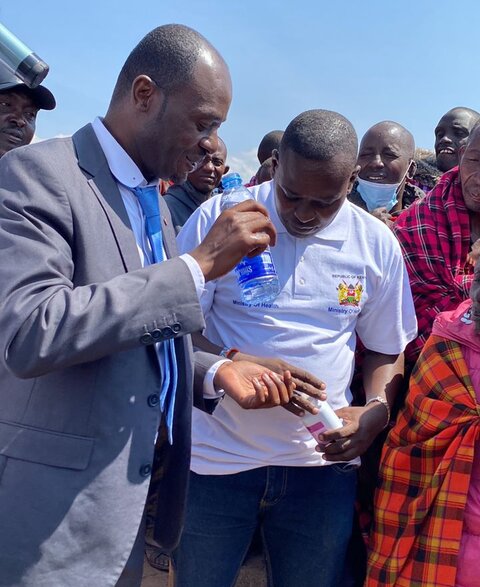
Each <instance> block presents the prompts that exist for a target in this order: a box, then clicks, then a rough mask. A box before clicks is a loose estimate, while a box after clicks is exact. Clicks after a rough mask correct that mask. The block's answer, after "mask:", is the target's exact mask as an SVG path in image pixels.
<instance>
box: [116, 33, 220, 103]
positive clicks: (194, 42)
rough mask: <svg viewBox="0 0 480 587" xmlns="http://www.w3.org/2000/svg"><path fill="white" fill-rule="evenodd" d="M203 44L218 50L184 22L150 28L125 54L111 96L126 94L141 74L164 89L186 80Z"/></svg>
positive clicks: (118, 96) (171, 87)
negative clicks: (131, 49)
mask: <svg viewBox="0 0 480 587" xmlns="http://www.w3.org/2000/svg"><path fill="white" fill-rule="evenodd" d="M205 46H208V47H209V48H210V49H211V50H212V51H214V52H215V53H217V54H218V52H217V51H216V49H214V47H212V45H211V44H210V43H209V42H208V41H207V39H205V37H203V36H202V35H201V34H200V33H198V32H197V31H195V30H193V29H191V28H189V27H187V26H184V25H181V24H167V25H163V26H159V27H157V28H155V29H153V31H150V32H149V33H148V34H146V35H145V36H144V37H143V39H142V40H141V41H140V42H139V43H138V45H137V46H136V47H135V48H134V49H133V51H132V52H131V53H130V55H129V56H128V57H127V60H126V61H125V63H124V65H123V67H122V69H121V71H120V74H119V76H118V79H117V83H116V85H115V90H114V92H113V98H112V100H113V101H114V100H116V99H118V98H120V97H122V96H123V95H124V94H126V93H127V92H128V91H129V90H130V88H131V85H132V82H133V80H134V79H135V78H136V77H137V76H139V75H142V74H143V75H148V76H149V77H150V78H151V79H152V80H153V81H154V82H155V83H156V84H157V85H158V86H159V87H161V88H162V89H163V90H164V91H166V92H168V91H169V90H172V89H174V88H175V87H176V86H179V85H182V84H184V83H186V82H188V81H189V80H190V79H191V77H192V75H193V70H194V68H195V64H196V62H197V60H198V56H199V54H200V51H201V49H202V47H205Z"/></svg>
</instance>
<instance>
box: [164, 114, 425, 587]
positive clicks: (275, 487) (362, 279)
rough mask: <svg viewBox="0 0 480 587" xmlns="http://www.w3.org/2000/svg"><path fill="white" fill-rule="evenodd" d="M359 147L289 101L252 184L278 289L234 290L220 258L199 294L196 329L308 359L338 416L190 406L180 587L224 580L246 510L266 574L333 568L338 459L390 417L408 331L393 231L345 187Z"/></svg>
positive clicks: (336, 118) (408, 305)
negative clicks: (318, 420)
mask: <svg viewBox="0 0 480 587" xmlns="http://www.w3.org/2000/svg"><path fill="white" fill-rule="evenodd" d="M356 157H357V137H356V134H355V131H354V129H353V127H352V125H351V124H350V123H349V121H348V120H346V119H345V118H344V117H343V116H341V115H339V114H337V113H334V112H329V111H325V110H312V111H308V112H304V113H303V114H300V115H299V116H297V117H296V118H295V119H294V120H293V121H292V122H291V123H290V124H289V126H288V128H287V129H286V131H285V134H284V136H283V139H282V142H281V146H280V149H279V152H274V154H273V160H274V166H275V176H274V179H273V180H272V181H271V182H267V183H264V184H262V185H260V186H256V187H255V188H253V189H252V198H253V199H255V200H257V201H259V202H261V203H262V204H263V205H264V206H266V208H267V209H268V211H269V215H270V218H271V220H272V222H273V224H274V225H275V228H276V230H277V233H278V238H277V244H276V246H275V247H274V248H273V249H272V255H273V259H274V262H275V265H276V268H277V271H278V275H279V280H280V284H281V292H280V294H279V296H278V297H277V299H276V300H275V302H274V303H273V304H271V306H269V307H265V305H264V304H262V305H261V306H249V305H245V304H243V303H242V302H241V301H240V291H239V288H238V285H237V282H236V277H235V274H234V273H233V272H231V273H229V274H228V275H226V276H225V277H222V278H220V279H218V280H216V281H214V282H210V283H208V284H207V285H206V287H205V290H204V293H203V296H202V298H201V303H202V308H203V311H204V314H205V318H206V325H207V326H206V330H205V332H204V334H205V336H206V337H207V338H208V339H209V340H210V341H212V342H213V343H215V344H217V345H219V346H218V348H219V350H220V349H221V348H222V347H226V348H229V347H232V348H235V349H240V351H241V352H238V353H237V354H236V355H235V356H234V359H235V360H236V359H238V358H240V357H245V354H246V353H248V355H255V356H256V357H257V360H258V361H262V362H264V363H266V364H268V365H269V366H271V363H270V361H269V358H276V359H282V360H285V361H288V362H289V363H291V364H293V365H295V366H296V367H299V368H301V369H305V370H307V371H309V372H311V373H313V374H314V375H316V376H317V377H319V378H320V379H322V380H323V381H325V383H326V385H327V394H328V401H329V402H330V404H331V405H332V407H333V408H334V409H335V410H336V411H337V414H338V415H339V416H340V417H341V418H343V420H344V424H345V425H344V427H343V428H341V429H339V430H337V431H331V432H328V433H325V434H324V440H325V443H326V444H327V443H328V445H327V446H325V445H322V446H321V447H320V446H319V445H317V443H316V442H315V441H314V440H313V438H312V437H311V436H310V435H309V433H308V431H307V430H306V429H305V427H304V426H303V424H302V420H301V419H300V418H299V417H298V416H296V415H294V414H292V413H290V412H288V411H286V410H285V409H283V408H281V407H278V408H277V407H276V408H273V409H271V410H268V411H266V410H257V411H247V410H242V409H241V408H240V407H239V406H238V405H237V404H235V402H233V401H232V400H231V399H230V398H228V397H224V398H223V399H222V401H221V402H220V403H219V405H218V406H217V408H216V409H215V411H214V412H213V414H212V415H209V414H205V413H202V412H200V411H199V410H195V414H194V421H193V449H192V463H191V470H192V472H191V479H190V494H189V500H188V504H187V516H186V525H185V529H184V533H183V536H182V539H181V542H180V546H179V548H178V550H177V551H176V552H175V554H174V564H175V567H176V573H177V575H176V585H177V586H178V587H184V586H185V587H187V586H191V585H195V586H196V587H225V586H227V585H232V584H233V583H234V580H235V576H236V574H237V573H238V570H239V567H240V565H241V562H242V560H243V557H244V555H245V552H246V550H247V548H248V545H249V542H250V540H251V538H252V535H253V533H254V531H255V529H256V527H257V526H258V525H259V526H260V528H261V531H262V536H263V538H264V543H265V552H266V555H267V569H268V572H269V576H270V584H272V585H274V586H275V587H278V586H284V587H298V586H300V585H301V586H302V587H309V586H312V587H313V586H315V587H337V586H338V584H339V582H340V580H339V577H340V575H341V572H342V569H343V563H344V559H345V551H346V547H347V544H348V540H349V537H350V534H351V528H352V516H353V504H354V498H355V486H356V473H355V469H354V467H352V466H351V465H352V463H353V464H355V463H357V462H358V457H359V455H361V454H362V453H363V452H364V451H365V450H366V449H367V448H368V446H369V445H370V444H371V442H372V441H373V440H374V438H375V437H376V436H377V435H378V433H379V432H380V431H381V430H382V429H383V428H384V427H385V426H386V424H387V423H388V420H389V415H390V411H389V407H388V406H389V404H390V405H391V403H392V401H393V398H394V395H395V392H396V389H397V388H398V386H399V384H400V382H401V380H402V376H403V350H404V348H405V346H406V344H407V343H408V342H409V341H410V340H412V339H413V338H414V337H415V335H416V320H415V311H414V307H413V302H412V296H411V292H410V287H409V284H408V277H407V275H406V271H405V267H404V263H403V259H402V254H401V251H400V248H399V246H398V243H397V242H396V240H395V237H394V236H393V235H392V233H391V231H390V230H389V229H388V228H387V227H386V226H385V225H383V224H382V223H381V222H380V221H378V220H377V219H375V218H373V217H372V216H371V215H369V214H368V213H366V212H364V211H363V210H361V209H359V208H358V207H356V206H353V205H351V204H350V203H349V202H348V200H347V199H346V195H347V193H348V192H349V190H350V188H351V186H352V183H353V181H354V180H355V177H356V175H357V173H358V167H357V166H356ZM219 214H220V199H219V197H216V198H214V199H213V200H210V201H208V202H206V203H205V204H204V205H202V207H201V208H199V209H198V210H197V211H196V212H195V213H194V214H193V216H192V217H191V218H190V219H189V221H188V222H187V224H186V225H185V226H184V228H183V230H182V232H181V233H180V235H179V245H180V246H179V248H180V250H189V249H191V248H192V247H194V246H196V245H197V244H198V243H199V242H200V241H201V240H202V239H203V237H204V236H205V234H206V233H207V231H208V229H209V228H210V226H211V225H212V223H213V222H214V221H215V219H216V218H217V216H218V215H219ZM356 333H358V336H359V337H360V338H361V340H362V342H363V344H364V345H365V347H366V349H367V357H366V360H365V364H364V367H363V371H364V387H365V391H366V397H367V404H366V405H365V406H363V407H349V403H350V401H351V394H350V390H349V385H350V381H351V377H352V372H353V365H354V351H355V345H356ZM333 440H335V442H331V441H333ZM346 462H347V463H348V464H346ZM208 560H211V561H212V562H211V564H207V563H206V561H208Z"/></svg>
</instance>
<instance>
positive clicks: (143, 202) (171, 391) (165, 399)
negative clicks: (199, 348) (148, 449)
mask: <svg viewBox="0 0 480 587" xmlns="http://www.w3.org/2000/svg"><path fill="white" fill-rule="evenodd" d="M133 192H134V194H135V195H136V196H137V198H138V201H139V202H140V206H141V207H142V210H143V214H144V215H145V229H146V232H147V237H148V240H149V242H150V247H151V249H152V255H153V260H154V262H155V263H161V262H162V261H164V260H165V256H164V254H163V243H162V222H161V218H160V208H159V205H158V197H159V196H158V189H157V188H156V187H155V186H149V187H144V188H140V187H138V188H133ZM160 344H161V345H162V346H161V353H160V356H161V359H162V375H163V380H162V389H161V391H160V408H161V410H162V412H163V414H164V415H165V420H166V423H167V429H168V441H169V443H170V444H172V443H173V413H174V409H175V393H176V391H177V381H178V371H177V360H176V356H175V344H174V341H173V339H171V338H170V339H168V340H165V341H164V342H163V344H162V343H160Z"/></svg>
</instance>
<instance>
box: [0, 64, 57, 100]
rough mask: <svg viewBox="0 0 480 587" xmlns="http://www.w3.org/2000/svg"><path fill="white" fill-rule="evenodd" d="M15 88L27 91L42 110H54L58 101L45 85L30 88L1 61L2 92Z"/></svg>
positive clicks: (0, 83) (0, 88)
mask: <svg viewBox="0 0 480 587" xmlns="http://www.w3.org/2000/svg"><path fill="white" fill-rule="evenodd" d="M15 88H19V89H20V88H21V89H23V90H24V91H26V92H27V93H28V94H29V95H30V96H31V97H32V100H33V101H34V102H35V105H36V106H37V108H40V109H42V110H53V109H54V108H55V106H56V105H57V103H56V102H55V97H54V96H53V94H52V92H51V91H50V90H48V89H47V88H46V87H45V86H37V87H36V88H30V87H29V86H27V84H26V83H24V82H23V81H22V80H21V78H19V77H18V76H17V75H15V74H14V73H13V72H12V71H11V70H10V69H8V68H6V67H5V66H4V65H3V64H2V63H0V93H1V92H6V91H8V90H13V89H15Z"/></svg>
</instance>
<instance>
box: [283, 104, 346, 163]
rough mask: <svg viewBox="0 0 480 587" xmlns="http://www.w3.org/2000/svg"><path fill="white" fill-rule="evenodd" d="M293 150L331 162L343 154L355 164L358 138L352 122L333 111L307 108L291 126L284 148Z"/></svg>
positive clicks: (287, 130)
mask: <svg viewBox="0 0 480 587" xmlns="http://www.w3.org/2000/svg"><path fill="white" fill-rule="evenodd" d="M284 149H291V150H292V151H294V152H295V153H297V155H300V156H301V157H304V158H305V159H312V160H315V161H328V160H330V159H332V158H333V157H334V156H335V155H338V154H339V153H342V154H343V155H344V156H345V157H344V159H345V161H346V162H349V163H350V160H351V163H352V165H355V161H356V159H357V150H358V138H357V133H356V132H355V129H354V128H353V126H352V124H351V122H350V121H349V120H347V119H346V118H345V117H344V116H342V115H341V114H338V113H337V112H332V111H330V110H307V111H306V112H302V114H299V115H298V116H297V117H296V118H294V119H293V120H292V122H291V123H290V124H289V125H288V126H287V128H286V130H285V134H284V135H283V138H282V142H281V144H280V150H281V151H283V150H284Z"/></svg>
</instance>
